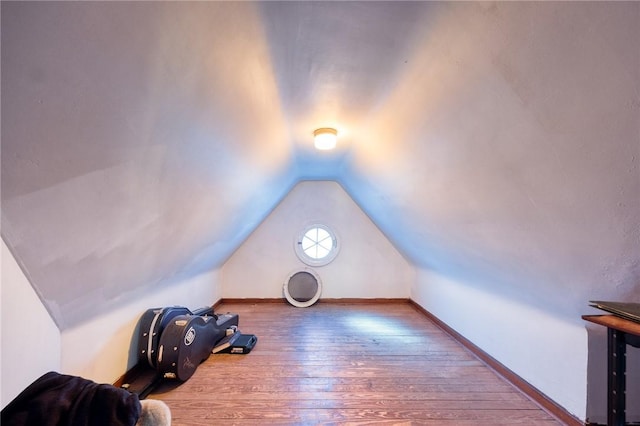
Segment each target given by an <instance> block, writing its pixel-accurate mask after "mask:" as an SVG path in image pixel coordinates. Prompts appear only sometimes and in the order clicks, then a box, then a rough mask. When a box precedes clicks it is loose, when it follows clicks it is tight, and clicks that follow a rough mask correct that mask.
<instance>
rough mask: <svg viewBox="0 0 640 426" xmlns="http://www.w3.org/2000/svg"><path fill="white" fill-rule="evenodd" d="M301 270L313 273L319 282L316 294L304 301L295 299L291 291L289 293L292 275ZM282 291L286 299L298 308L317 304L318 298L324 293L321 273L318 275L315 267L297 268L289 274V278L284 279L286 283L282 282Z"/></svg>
mask: <svg viewBox="0 0 640 426" xmlns="http://www.w3.org/2000/svg"><path fill="white" fill-rule="evenodd" d="M301 272H304V273H307V274H310V275H312V276H313V277H314V278H315V279H316V283H317V284H318V289H317V290H316V294H314V295H313V297H312V298H311V299H309V300H307V301H304V302H301V301H299V300H296V299H294V298H293V296H291V293H289V281H290V280H291V277H293V276H294V275H296V274H299V273H301ZM282 291H283V293H284V297H285V299H287V301H288V302H289V303H291V304H292V305H293V306H295V307H297V308H308V307H309V306H311V305H313V304H315V303H316V302H317V301H318V299H320V296H321V294H322V280H321V279H320V275H318V274H317V273H316V271H314V270H313V269H309V268H303V269H296V270H294V271H293V272H291V273H290V274H289V275H287V279H286V280H284V283H283V284H282Z"/></svg>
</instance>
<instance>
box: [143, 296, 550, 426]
mask: <svg viewBox="0 0 640 426" xmlns="http://www.w3.org/2000/svg"><path fill="white" fill-rule="evenodd" d="M217 312H234V313H238V314H239V316H240V323H239V328H240V330H241V331H242V332H243V333H248V334H256V335H257V336H258V343H257V345H256V347H255V348H254V349H253V351H252V352H251V353H250V354H247V355H231V354H214V355H211V356H210V357H209V359H208V360H207V361H205V362H204V363H202V364H201V365H200V366H199V367H198V370H197V371H196V372H195V374H194V375H193V376H192V377H191V379H189V380H188V381H187V382H185V383H182V384H179V385H178V384H171V383H167V384H164V385H162V386H161V387H160V388H158V389H157V390H156V391H155V393H154V394H152V395H151V396H150V398H154V399H160V400H163V401H165V402H166V403H167V404H168V405H169V407H170V408H171V411H172V416H173V423H172V424H173V425H175V426H179V425H189V426H198V425H216V424H239V425H242V424H254V425H256V424H258V425H271V424H305V425H306V424H309V425H315V424H347V425H363V424H394V425H409V424H415V425H420V424H447V425H512V424H526V425H559V424H561V423H560V422H559V421H557V420H556V419H555V418H554V417H552V416H551V415H550V414H548V413H547V412H546V411H544V410H542V409H541V408H539V406H538V405H536V404H535V403H534V402H532V401H530V400H529V399H528V398H527V397H526V396H525V395H524V394H522V393H521V392H519V391H518V390H517V389H515V388H514V387H513V386H512V385H510V384H509V383H507V382H506V381H504V380H503V379H502V378H500V377H499V376H497V375H496V374H495V373H494V372H493V371H492V370H490V369H489V368H488V367H486V366H485V365H484V364H483V363H482V362H480V361H479V360H478V359H477V358H476V357H475V356H474V355H472V354H471V353H470V352H468V351H467V350H466V349H464V348H463V347H462V346H461V345H460V344H458V343H457V342H456V341H455V340H454V339H453V338H451V337H450V336H449V335H447V334H446V333H444V332H443V331H442V330H441V329H439V328H438V327H437V326H436V325H434V324H433V323H432V322H431V321H430V320H429V319H427V318H426V317H425V316H424V315H423V314H422V313H420V312H418V311H417V310H415V309H414V308H413V307H412V305H410V304H409V303H402V302H396V303H389V304H385V303H372V304H362V303H358V304H350V305H345V304H338V303H326V302H322V301H320V302H319V303H317V304H316V305H314V306H312V307H309V308H295V307H293V306H290V305H288V304H286V303H284V302H283V303H255V304H250V303H226V304H224V305H222V306H220V307H218V308H217Z"/></svg>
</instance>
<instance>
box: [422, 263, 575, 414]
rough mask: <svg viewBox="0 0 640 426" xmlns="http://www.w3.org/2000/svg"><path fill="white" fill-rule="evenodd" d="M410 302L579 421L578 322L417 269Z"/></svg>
mask: <svg viewBox="0 0 640 426" xmlns="http://www.w3.org/2000/svg"><path fill="white" fill-rule="evenodd" d="M411 297H412V299H413V300H414V301H415V302H416V303H418V304H419V305H420V306H422V307H423V308H425V309H426V310H427V311H429V312H431V313H432V314H434V315H435V316H436V317H438V318H439V319H441V320H442V321H444V322H445V323H446V324H447V325H449V326H450V327H451V328H453V329H454V330H456V331H457V332H459V333H460V334H462V335H463V336H464V337H465V338H467V339H469V340H470V341H472V342H473V343H474V344H475V345H477V346H479V347H481V348H482V350H484V351H485V352H487V353H489V354H490V355H491V356H492V357H493V358H495V359H496V360H498V361H499V362H500V363H502V364H503V365H506V366H507V367H508V368H509V369H510V370H511V371H513V372H515V373H516V374H518V375H519V376H520V377H521V378H523V379H524V380H526V381H527V382H529V383H530V384H531V385H533V386H535V387H536V388H537V389H538V390H541V391H542V392H543V393H544V394H545V395H547V396H548V397H549V398H551V399H552V400H554V401H555V402H556V403H558V404H560V405H562V406H563V407H564V408H565V409H566V410H567V411H568V412H570V413H571V414H573V415H574V416H576V417H578V418H581V419H584V418H585V412H586V401H587V333H586V330H585V326H584V324H583V323H581V322H580V320H576V321H568V320H567V319H566V318H564V317H562V316H554V315H552V314H550V313H549V312H548V311H544V310H540V309H537V308H536V307H535V306H532V305H528V304H524V303H521V302H519V301H518V300H513V299H509V298H508V297H503V296H500V295H496V294H495V293H491V292H487V291H485V290H483V289H482V288H477V287H474V286H473V285H469V284H465V283H462V282H459V281H454V280H452V279H450V278H448V277H446V276H443V275H440V274H437V273H435V272H433V271H428V270H421V271H419V273H418V278H417V280H416V285H415V287H414V288H413V291H412V295H411Z"/></svg>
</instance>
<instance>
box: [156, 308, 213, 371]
mask: <svg viewBox="0 0 640 426" xmlns="http://www.w3.org/2000/svg"><path fill="white" fill-rule="evenodd" d="M225 334H226V330H225V329H223V328H219V327H217V326H216V321H215V319H214V317H201V316H194V315H178V316H177V317H174V318H173V319H172V321H171V322H170V323H169V324H167V326H166V327H165V329H164V331H163V332H162V336H160V346H159V347H158V367H157V368H158V371H159V372H160V373H161V374H163V376H164V377H165V378H173V379H178V380H180V381H185V380H187V379H188V378H190V377H191V376H192V375H193V373H194V372H195V371H196V368H198V365H200V363H201V362H202V361H204V360H206V359H207V358H209V355H211V350H212V349H213V347H214V345H215V344H216V342H217V341H219V340H220V339H222V338H223V337H224V336H225Z"/></svg>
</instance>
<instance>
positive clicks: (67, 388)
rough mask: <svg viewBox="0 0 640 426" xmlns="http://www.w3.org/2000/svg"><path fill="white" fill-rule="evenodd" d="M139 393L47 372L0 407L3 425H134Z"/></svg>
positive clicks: (136, 418) (0, 422) (137, 412)
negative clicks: (4, 405) (3, 406)
mask: <svg viewBox="0 0 640 426" xmlns="http://www.w3.org/2000/svg"><path fill="white" fill-rule="evenodd" d="M139 416H140V401H139V399H138V396H137V395H135V394H132V393H130V392H128V391H126V390H124V389H120V388H117V387H115V386H112V385H107V384H98V383H95V382H92V381H91V380H87V379H83V378H81V377H76V376H67V375H63V374H59V373H56V372H49V373H47V374H45V375H43V376H42V377H40V378H39V379H37V380H36V381H35V382H33V383H32V384H31V385H29V387H27V388H26V389H25V390H24V391H22V393H20V395H18V396H17V397H16V398H15V399H14V400H13V401H11V402H10V403H9V405H7V406H6V407H5V408H4V409H3V410H2V417H1V421H0V424H2V426H27V425H28V426H31V425H34V426H36V425H37V426H49V425H50V426H54V425H55V426H62V425H65V426H120V425H121V426H125V425H126V426H134V425H135V424H136V422H137V421H138V417H139Z"/></svg>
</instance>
